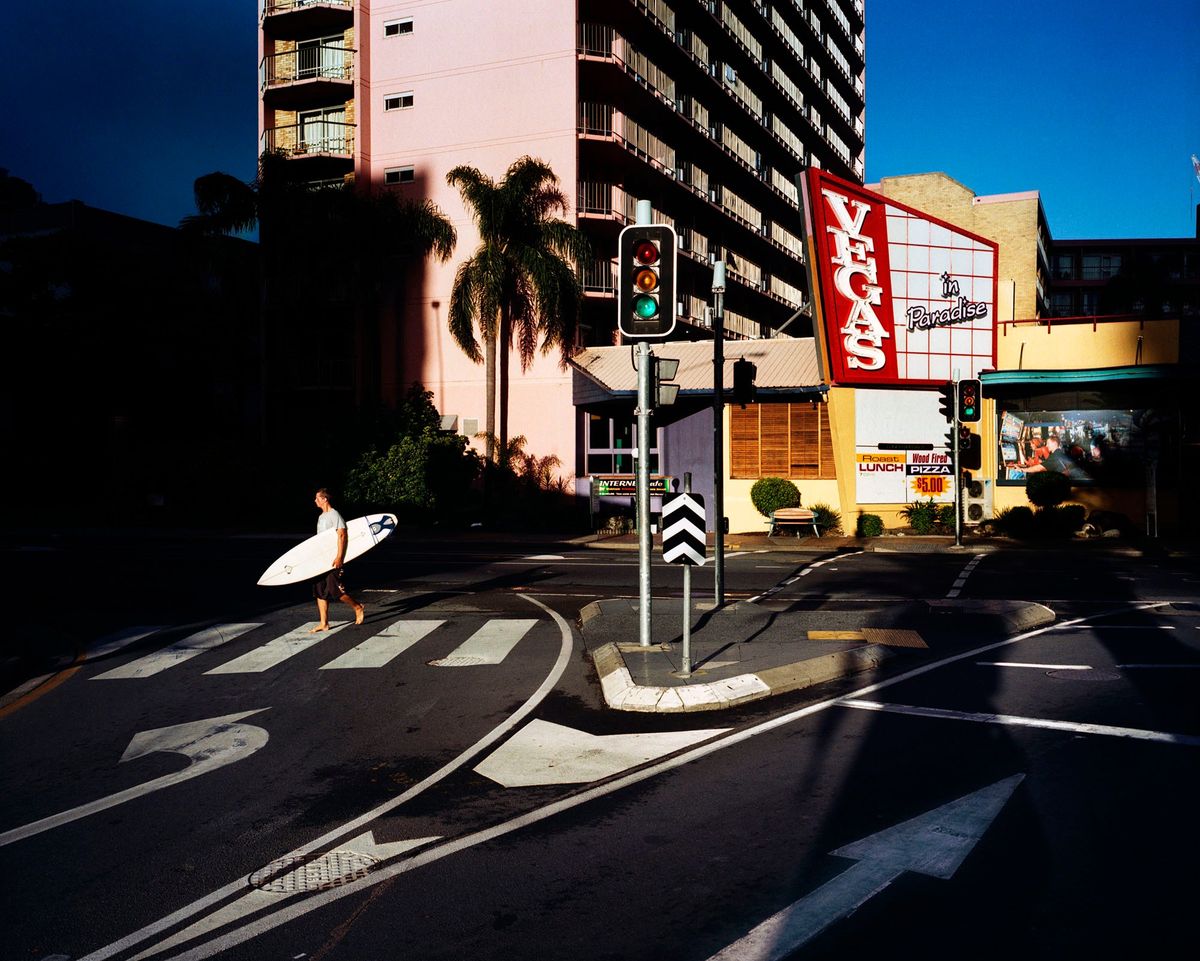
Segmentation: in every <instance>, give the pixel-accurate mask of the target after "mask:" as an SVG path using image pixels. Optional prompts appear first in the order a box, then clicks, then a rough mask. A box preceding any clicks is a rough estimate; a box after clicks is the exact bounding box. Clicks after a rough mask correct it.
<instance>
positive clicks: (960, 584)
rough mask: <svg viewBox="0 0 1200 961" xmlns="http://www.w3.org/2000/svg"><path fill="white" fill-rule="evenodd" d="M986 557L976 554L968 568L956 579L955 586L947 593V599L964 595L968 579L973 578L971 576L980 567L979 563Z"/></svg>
mask: <svg viewBox="0 0 1200 961" xmlns="http://www.w3.org/2000/svg"><path fill="white" fill-rule="evenodd" d="M986 556H987V555H986V554H976V555H975V556H974V557H972V558H971V560H969V561H968V562H967V566H966V567H964V568H963V569H962V571H961V572H959V575H958V577H957V578H955V581H954V584H953V586H952V587H951V588H950V590H949V591H948V592H947V594H946V598H947V599H950V598H952V597H958V595H959V594H961V593H962V589H963V588H964V587H965V586H966V583H967V578H968V577H970V576H971V574H972V573H973V572H974V571H975V568H977V567H978V566H979V562H980V561H982V560H983V559H984V558H985V557H986Z"/></svg>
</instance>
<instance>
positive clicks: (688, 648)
mask: <svg viewBox="0 0 1200 961" xmlns="http://www.w3.org/2000/svg"><path fill="white" fill-rule="evenodd" d="M683 492H684V493H685V494H690V493H691V492H692V475H691V472H690V471H684V474H683ZM679 673H680V675H681V676H682V677H691V676H692V565H691V564H687V563H685V564H684V565H683V664H682V665H681V666H680V670H679Z"/></svg>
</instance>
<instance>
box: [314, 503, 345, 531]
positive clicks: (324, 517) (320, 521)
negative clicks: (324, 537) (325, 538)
mask: <svg viewBox="0 0 1200 961" xmlns="http://www.w3.org/2000/svg"><path fill="white" fill-rule="evenodd" d="M345 526H346V521H345V519H343V517H342V515H341V514H339V513H338V512H337V511H336V510H334V509H333V508H332V507H331V508H329V510H327V511H322V512H321V516H320V517H318V518H317V533H318V534H320V533H321V531H329V530H341V529H342V528H343V527H345Z"/></svg>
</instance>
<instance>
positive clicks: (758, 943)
mask: <svg viewBox="0 0 1200 961" xmlns="http://www.w3.org/2000/svg"><path fill="white" fill-rule="evenodd" d="M1024 777H1025V775H1024V774H1014V775H1013V776H1012V777H1009V778H1005V779H1004V780H1003V781H997V782H996V783H995V784H992V785H989V786H988V787H985V788H983V789H981V790H979V791H976V792H974V793H973V794H968V795H967V796H966V797H961V798H959V799H958V800H956V801H951V802H949V803H948V804H943V805H942V806H941V807H938V808H935V809H934V810H932V811H927V812H926V813H925V814H921V815H919V816H917V817H915V818H911V819H910V820H908V821H905V822H903V823H901V824H896V825H894V826H892V827H890V828H885V829H884V830H882V831H880V832H878V833H877V834H872V835H871V836H870V837H867V838H863V839H862V840H861V841H855V842H853V843H852V844H847V845H844V846H843V847H840V848H838V849H837V850H836V851H832V852H830V853H831V854H833V856H834V857H839V858H852V859H853V860H855V861H857V862H858V863H857V864H855V865H853V866H852V867H850V868H848V869H847V870H845V871H843V872H842V873H841V874H839V875H837V877H835V878H833V879H832V880H830V881H827V882H826V883H825V884H823V885H822V886H821V887H819V888H817V890H815V891H813V892H812V893H811V894H809V895H808V896H806V897H804V898H801V899H800V900H799V901H796V902H795V903H794V904H792V905H790V906H789V907H786V908H784V909H783V910H782V911H780V912H779V913H778V914H775V915H773V916H772V917H770V918H768V919H767V920H766V921H764V922H762V924H760V925H758V926H757V927H756V928H754V929H753V930H752V931H751V932H750V933H749V934H747V935H746V936H745V937H744V938H739V939H738V940H737V941H735V942H734V943H733V944H731V945H729V946H728V947H726V948H723V949H722V950H720V951H718V952H717V953H716V954H714V955H713V956H712V957H711V958H709V961H780V959H782V958H785V957H787V956H788V955H790V954H792V953H793V952H795V951H796V950H797V949H798V948H800V947H802V946H803V945H805V944H807V943H808V942H809V941H811V940H812V939H813V938H814V937H816V936H817V935H818V934H820V933H821V932H822V931H824V930H825V929H826V928H827V927H829V925H831V924H832V923H833V922H835V921H838V920H840V919H841V918H844V917H848V916H849V915H851V914H853V913H854V912H855V911H856V910H857V909H858V908H859V907H861V906H862V905H863V904H865V903H866V902H867V901H869V900H870V899H871V898H872V897H874V896H875V895H876V894H878V893H879V892H880V891H882V890H883V889H884V888H886V887H887V886H888V885H889V884H891V883H892V882H893V881H894V880H895V879H896V878H898V877H900V875H902V874H904V873H905V872H906V871H914V872H916V873H919V874H925V875H929V876H930V877H935V878H941V879H942V880H946V879H948V878H951V877H953V876H954V872H955V871H957V870H958V868H959V865H961V864H962V862H963V861H964V860H965V859H966V857H967V855H968V854H970V853H971V851H972V849H973V848H974V847H975V845H976V844H977V843H978V842H979V840H980V838H982V837H983V835H984V833H985V832H986V831H987V829H988V828H989V827H991V824H992V822H993V821H994V820H996V816H997V815H998V814H999V813H1000V811H1001V809H1002V808H1003V807H1004V805H1005V803H1006V802H1007V801H1008V799H1009V798H1010V797H1011V796H1012V793H1013V791H1015V790H1016V787H1017V785H1018V784H1020V783H1021V781H1022V780H1023V779H1024Z"/></svg>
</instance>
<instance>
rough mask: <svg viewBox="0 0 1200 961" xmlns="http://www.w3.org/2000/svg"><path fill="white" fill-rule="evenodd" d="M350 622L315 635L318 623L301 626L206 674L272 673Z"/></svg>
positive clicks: (311, 622)
mask: <svg viewBox="0 0 1200 961" xmlns="http://www.w3.org/2000/svg"><path fill="white" fill-rule="evenodd" d="M348 623H349V622H348V621H342V622H341V623H340V624H333V623H331V624H330V625H329V630H327V631H320V632H318V633H316V634H313V633H310V632H311V631H312V629H313V628H314V627H316V626H317V622H316V621H309V622H308V623H307V624H301V625H300V626H299V627H297V628H296V629H295V630H293V631H288V632H287V633H286V634H282V635H280V636H279V637H277V638H275V639H274V640H271V641H267V643H266V644H264V645H263V646H262V647H256V648H255V649H254V650H252V651H247V652H246V653H245V654H243V655H242V656H241V657H235V658H234V659H233V660H232V661H226V662H225V663H224V664H221V665H220V666H219V667H214V668H213V669H212V670H211V671H205V672H204V673H205V674H261V673H262V672H263V671H269V670H270V669H271V668H273V667H275V666H277V665H279V664H282V663H283V662H284V661H286V660H287V659H288V658H289V657H295V656H296V655H297V654H299V653H301V652H302V651H307V650H308V649H309V648H310V647H312V646H313V645H314V644H320V643H321V641H323V640H324V639H325V638H327V637H328V636H329V635H330V634H333V633H335V632H337V631H340V630H341V629H342V628H343V627H345V626H346V625H347V624H348Z"/></svg>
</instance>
